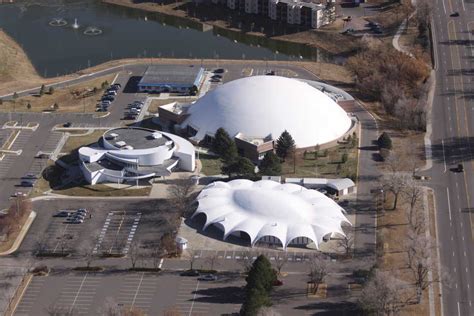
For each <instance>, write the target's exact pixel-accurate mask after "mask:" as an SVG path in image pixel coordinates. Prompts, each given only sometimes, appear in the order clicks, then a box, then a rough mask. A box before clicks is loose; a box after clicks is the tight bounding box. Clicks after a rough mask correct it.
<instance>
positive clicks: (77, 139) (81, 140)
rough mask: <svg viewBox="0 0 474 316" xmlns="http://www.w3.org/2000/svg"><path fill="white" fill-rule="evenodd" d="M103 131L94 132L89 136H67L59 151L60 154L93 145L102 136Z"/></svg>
mask: <svg viewBox="0 0 474 316" xmlns="http://www.w3.org/2000/svg"><path fill="white" fill-rule="evenodd" d="M104 132H105V131H104V130H96V131H93V132H92V133H91V134H87V135H84V136H72V135H71V136H69V138H68V139H67V141H66V143H65V144H64V146H63V148H62V149H61V152H62V153H71V152H73V151H74V150H76V149H79V148H80V147H82V146H85V145H89V144H92V143H95V142H97V141H98V140H99V138H100V137H101V136H102V135H103V134H104Z"/></svg>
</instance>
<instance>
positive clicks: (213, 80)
mask: <svg viewBox="0 0 474 316" xmlns="http://www.w3.org/2000/svg"><path fill="white" fill-rule="evenodd" d="M209 81H210V82H214V83H216V82H221V81H220V80H219V79H211V80H209Z"/></svg>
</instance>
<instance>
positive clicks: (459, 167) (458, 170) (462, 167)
mask: <svg viewBox="0 0 474 316" xmlns="http://www.w3.org/2000/svg"><path fill="white" fill-rule="evenodd" d="M456 172H464V166H463V164H462V163H460V164H458V166H457V167H456Z"/></svg>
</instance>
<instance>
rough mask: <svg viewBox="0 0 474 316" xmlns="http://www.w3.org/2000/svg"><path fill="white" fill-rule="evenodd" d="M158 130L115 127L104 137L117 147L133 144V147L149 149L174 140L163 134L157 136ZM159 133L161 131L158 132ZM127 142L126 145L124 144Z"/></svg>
mask: <svg viewBox="0 0 474 316" xmlns="http://www.w3.org/2000/svg"><path fill="white" fill-rule="evenodd" d="M156 133H157V132H156V131H154V130H151V129H146V128H138V127H133V128H115V129H111V130H108V131H107V132H105V133H104V138H105V139H106V140H107V141H108V142H109V143H110V144H113V145H114V146H116V147H117V149H120V148H122V147H124V146H127V145H128V146H132V147H133V149H148V148H155V147H160V146H163V145H165V144H166V142H168V141H172V140H171V139H170V138H169V137H167V136H165V135H163V134H161V133H160V134H161V137H159V138H157V134H156ZM158 133H159V132H158ZM122 144H125V145H122Z"/></svg>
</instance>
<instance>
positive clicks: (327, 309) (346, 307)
mask: <svg viewBox="0 0 474 316" xmlns="http://www.w3.org/2000/svg"><path fill="white" fill-rule="evenodd" d="M295 309H297V310H305V311H309V310H314V311H315V312H314V313H313V314H312V315H331V316H334V315H347V316H349V315H350V316H358V315H363V313H362V311H361V310H360V309H359V307H358V306H357V304H356V303H354V302H350V301H338V302H314V303H309V304H306V305H300V306H297V307H295Z"/></svg>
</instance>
